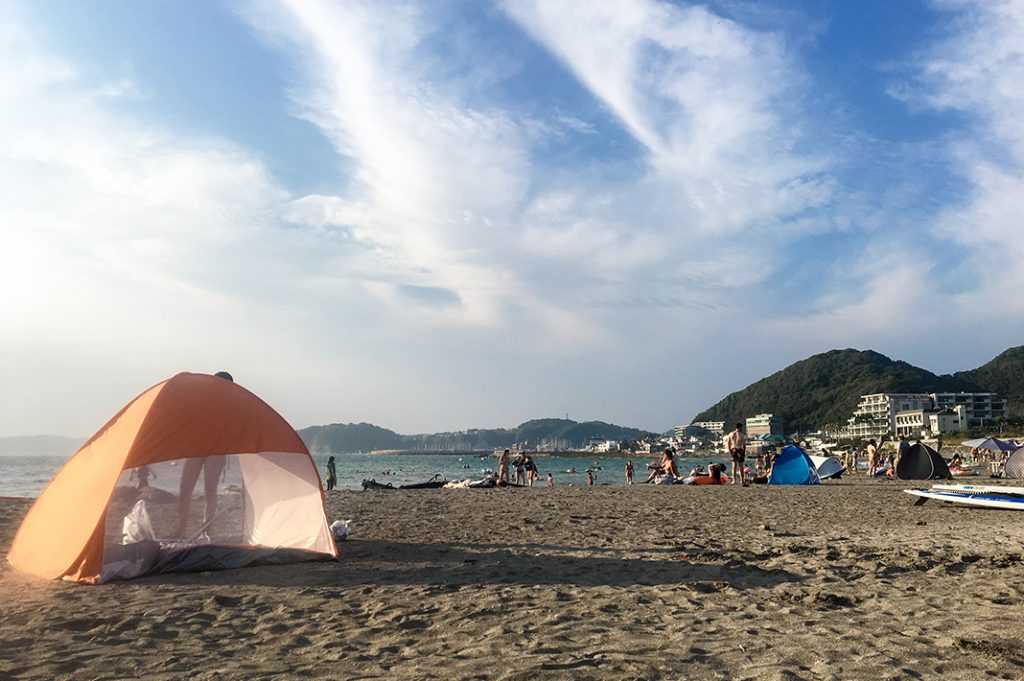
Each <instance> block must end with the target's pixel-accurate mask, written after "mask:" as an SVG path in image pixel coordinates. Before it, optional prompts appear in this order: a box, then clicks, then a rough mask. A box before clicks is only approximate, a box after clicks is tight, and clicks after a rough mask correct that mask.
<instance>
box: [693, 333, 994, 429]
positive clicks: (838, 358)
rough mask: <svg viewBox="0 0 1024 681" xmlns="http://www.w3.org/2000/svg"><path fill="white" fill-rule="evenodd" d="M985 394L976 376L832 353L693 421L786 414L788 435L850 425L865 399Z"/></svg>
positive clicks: (869, 355)
mask: <svg viewBox="0 0 1024 681" xmlns="http://www.w3.org/2000/svg"><path fill="white" fill-rule="evenodd" d="M1004 354H1005V353H1004ZM986 366H988V365H986ZM979 371H980V370H979ZM981 389H982V388H981V387H980V386H979V384H978V383H975V382H974V380H973V379H972V377H969V376H965V375H959V374H958V375H955V376H938V375H936V374H933V373H932V372H930V371H927V370H925V369H921V368H919V367H915V366H913V365H911V364H908V363H906V362H902V361H894V360H891V359H889V358H888V357H886V356H885V355H882V354H880V353H877V352H874V351H873V350H852V349H847V350H832V351H829V352H826V353H822V354H820V355H814V356H812V357H809V358H807V359H805V360H801V361H799V362H797V363H795V364H793V365H791V366H788V367H786V368H785V369H783V370H782V371H779V372H777V373H774V374H772V375H771V376H768V377H767V378H762V379H761V380H760V381H757V382H756V383H753V384H751V385H750V386H748V387H746V388H744V389H743V390H739V391H737V392H734V393H732V394H731V395H728V396H726V397H725V399H723V400H721V401H720V402H718V403H717V404H715V405H714V406H712V407H710V408H708V409H706V410H704V411H702V412H701V413H699V414H697V416H695V417H694V419H693V420H694V421H712V420H725V421H726V422H728V423H733V422H741V421H743V420H744V419H745V418H746V417H748V416H752V415H754V414H760V413H763V412H772V413H775V414H781V415H782V417H783V419H784V420H785V427H786V430H787V431H795V430H813V429H815V428H819V427H823V426H829V425H841V424H843V423H846V420H847V419H848V418H849V417H850V416H851V415H852V414H853V410H854V409H855V408H856V406H857V402H858V399H859V397H860V395H868V394H871V393H880V392H936V391H961V390H963V391H975V390H981Z"/></svg>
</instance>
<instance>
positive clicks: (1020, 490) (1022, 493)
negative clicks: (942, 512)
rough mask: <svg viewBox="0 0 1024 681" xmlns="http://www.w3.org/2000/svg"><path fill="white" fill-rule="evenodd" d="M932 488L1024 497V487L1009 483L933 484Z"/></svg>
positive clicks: (962, 492) (965, 492)
mask: <svg viewBox="0 0 1024 681" xmlns="http://www.w3.org/2000/svg"><path fill="white" fill-rule="evenodd" d="M932 489H933V490H942V491H943V492H957V493H959V494H1006V495H1009V496H1016V497H1024V487H1010V486H1008V485H932Z"/></svg>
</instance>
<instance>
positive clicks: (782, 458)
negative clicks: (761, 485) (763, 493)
mask: <svg viewBox="0 0 1024 681" xmlns="http://www.w3.org/2000/svg"><path fill="white" fill-rule="evenodd" d="M820 483H821V479H820V478H819V477H818V471H817V470H816V469H815V466H814V462H813V461H811V457H809V456H807V452H805V451H804V450H802V449H801V448H800V447H798V446H796V445H786V446H785V447H783V448H782V451H781V452H779V456H778V458H776V459H775V463H773V464H772V472H771V474H770V475H769V476H768V484H769V485H817V484H820Z"/></svg>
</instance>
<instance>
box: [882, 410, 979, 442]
mask: <svg viewBox="0 0 1024 681" xmlns="http://www.w3.org/2000/svg"><path fill="white" fill-rule="evenodd" d="M967 428H968V426H967V416H966V410H965V409H964V407H963V405H960V406H958V407H954V408H952V409H951V408H949V407H945V408H943V409H912V410H909V411H901V412H897V414H896V431H895V432H896V434H897V435H903V436H906V437H908V438H919V437H934V436H936V435H942V434H944V433H955V432H960V431H963V430H967Z"/></svg>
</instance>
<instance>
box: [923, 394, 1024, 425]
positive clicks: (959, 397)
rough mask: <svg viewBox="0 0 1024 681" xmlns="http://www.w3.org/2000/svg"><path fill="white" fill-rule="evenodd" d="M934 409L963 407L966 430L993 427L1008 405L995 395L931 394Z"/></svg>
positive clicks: (1003, 414) (1006, 411) (1005, 411)
mask: <svg viewBox="0 0 1024 681" xmlns="http://www.w3.org/2000/svg"><path fill="white" fill-rule="evenodd" d="M931 398H932V401H933V403H934V406H935V408H936V409H947V408H948V409H955V408H956V407H963V408H964V411H965V412H966V418H967V425H966V426H965V430H966V429H967V428H982V427H984V426H994V425H995V424H996V420H997V419H999V418H1005V417H1006V415H1007V413H1008V408H1009V403H1008V402H1007V400H1006V398H1005V397H1000V396H999V395H997V394H996V393H932V395H931Z"/></svg>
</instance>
